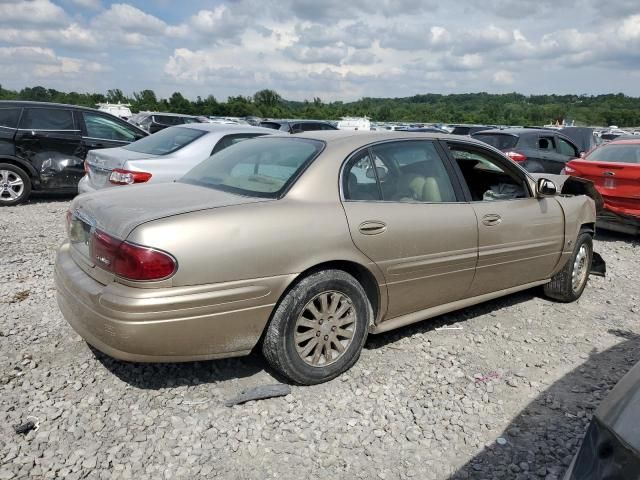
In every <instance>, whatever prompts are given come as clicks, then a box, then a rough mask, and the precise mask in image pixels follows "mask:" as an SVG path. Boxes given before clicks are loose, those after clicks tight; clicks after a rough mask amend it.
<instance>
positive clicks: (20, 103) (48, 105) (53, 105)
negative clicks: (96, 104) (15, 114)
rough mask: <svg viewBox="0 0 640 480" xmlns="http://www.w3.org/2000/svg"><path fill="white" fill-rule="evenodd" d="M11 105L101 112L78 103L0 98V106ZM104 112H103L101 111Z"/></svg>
mask: <svg viewBox="0 0 640 480" xmlns="http://www.w3.org/2000/svg"><path fill="white" fill-rule="evenodd" d="M3 106H5V107H6V106H12V107H39V108H73V109H77V110H89V111H92V112H102V110H98V109H96V108H91V107H83V106H80V105H70V104H66V103H52V102H32V101H29V100H0V107H3ZM103 113H105V112H103ZM106 113H108V112H106Z"/></svg>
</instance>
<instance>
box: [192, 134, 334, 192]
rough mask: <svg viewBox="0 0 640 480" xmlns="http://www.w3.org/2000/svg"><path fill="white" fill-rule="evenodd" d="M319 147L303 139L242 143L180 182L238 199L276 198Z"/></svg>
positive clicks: (316, 142) (230, 148)
mask: <svg viewBox="0 0 640 480" xmlns="http://www.w3.org/2000/svg"><path fill="white" fill-rule="evenodd" d="M323 146H324V144H323V143H322V142H319V141H316V140H308V139H303V138H256V139H253V140H245V141H244V142H240V143H237V144H235V145H232V146H230V147H229V148H226V149H224V150H222V151H221V152H218V153H216V154H215V155H212V156H211V157H209V158H208V159H207V160H205V161H204V162H202V163H200V164H199V165H197V166H196V167H194V168H193V169H192V170H191V171H189V172H188V173H187V174H186V175H185V176H184V177H182V179H181V180H180V181H181V182H185V183H191V184H194V185H200V186H204V187H208V188H213V189H216V190H223V191H227V192H231V193H237V194H240V195H248V196H252V197H265V198H278V197H280V195H281V194H283V193H284V192H285V191H286V189H287V188H288V187H289V185H291V184H292V183H293V182H294V181H295V179H296V178H297V176H298V175H299V174H300V173H301V172H302V170H304V168H305V167H306V166H307V165H308V164H309V163H310V162H311V161H313V159H314V158H315V157H316V156H317V155H318V154H319V153H320V152H321V151H322V148H323Z"/></svg>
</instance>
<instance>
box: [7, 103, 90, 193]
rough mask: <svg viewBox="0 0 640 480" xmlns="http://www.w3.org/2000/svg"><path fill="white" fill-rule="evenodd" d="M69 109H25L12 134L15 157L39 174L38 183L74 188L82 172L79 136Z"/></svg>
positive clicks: (51, 187)
mask: <svg viewBox="0 0 640 480" xmlns="http://www.w3.org/2000/svg"><path fill="white" fill-rule="evenodd" d="M74 114H75V115H77V112H74V111H73V110H72V109H66V108H41V107H29V108H25V109H24V111H23V113H22V117H21V119H20V125H19V129H18V132H17V133H16V136H15V145H16V153H17V156H19V157H22V158H24V159H25V160H27V161H28V162H30V163H31V164H32V165H33V167H34V168H35V169H36V171H37V172H38V174H39V175H40V186H41V188H43V189H52V190H76V189H77V185H78V182H79V181H80V179H81V178H82V176H83V175H84V168H83V161H84V155H83V153H82V135H81V132H80V127H79V126H78V124H77V122H78V120H77V119H75V118H74Z"/></svg>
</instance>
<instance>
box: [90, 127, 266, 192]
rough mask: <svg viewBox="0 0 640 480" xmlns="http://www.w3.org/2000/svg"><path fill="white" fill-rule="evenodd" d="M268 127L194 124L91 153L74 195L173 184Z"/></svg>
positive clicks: (172, 128) (262, 133)
mask: <svg viewBox="0 0 640 480" xmlns="http://www.w3.org/2000/svg"><path fill="white" fill-rule="evenodd" d="M273 133H276V132H274V130H272V129H269V128H260V127H250V126H237V125H216V124H210V123H194V124H189V125H181V126H175V127H169V128H166V129H164V130H161V131H160V132H158V133H155V134H153V135H150V136H148V137H145V138H143V139H141V140H138V141H137V142H133V143H131V144H129V145H126V146H124V147H118V148H105V149H102V150H92V151H90V152H89V153H88V155H87V159H86V162H85V171H86V175H85V176H84V177H83V178H82V179H81V180H80V183H78V192H79V193H87V192H94V191H96V190H99V189H102V188H107V187H115V186H118V185H131V184H134V183H161V182H173V181H174V180H177V179H178V178H180V177H182V175H184V174H185V173H187V172H188V171H189V170H191V168H193V167H194V166H196V165H197V164H199V163H200V162H202V161H203V160H205V159H206V158H208V157H210V156H211V155H213V154H214V153H217V152H219V151H220V150H223V149H224V148H226V147H228V146H230V145H233V144H234V143H238V142H240V141H242V140H246V139H248V138H253V137H257V136H260V135H271V134H273Z"/></svg>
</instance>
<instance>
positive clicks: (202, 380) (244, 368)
mask: <svg viewBox="0 0 640 480" xmlns="http://www.w3.org/2000/svg"><path fill="white" fill-rule="evenodd" d="M90 348H91V350H92V351H93V354H94V355H95V357H96V359H97V360H98V361H99V362H100V363H101V364H102V365H103V366H104V367H105V368H106V369H107V370H109V371H110V372H111V373H113V374H114V375H115V376H116V377H118V378H119V379H120V380H122V381H123V382H126V383H128V384H129V385H131V386H133V387H136V388H141V389H145V390H157V389H161V388H175V387H182V386H197V385H201V384H215V383H218V382H224V381H226V380H232V379H240V378H245V377H251V376H253V375H255V374H257V373H260V372H262V371H265V370H266V362H265V361H264V360H263V359H262V357H261V356H260V355H258V354H256V353H252V354H250V355H248V356H246V357H239V358H227V359H222V360H207V361H200V362H184V363H133V362H122V361H120V360H116V359H114V358H111V357H109V356H108V355H105V354H104V353H102V352H100V351H98V350H96V349H95V348H93V347H90ZM267 372H268V370H267ZM269 373H270V372H269ZM272 376H273V375H272Z"/></svg>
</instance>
